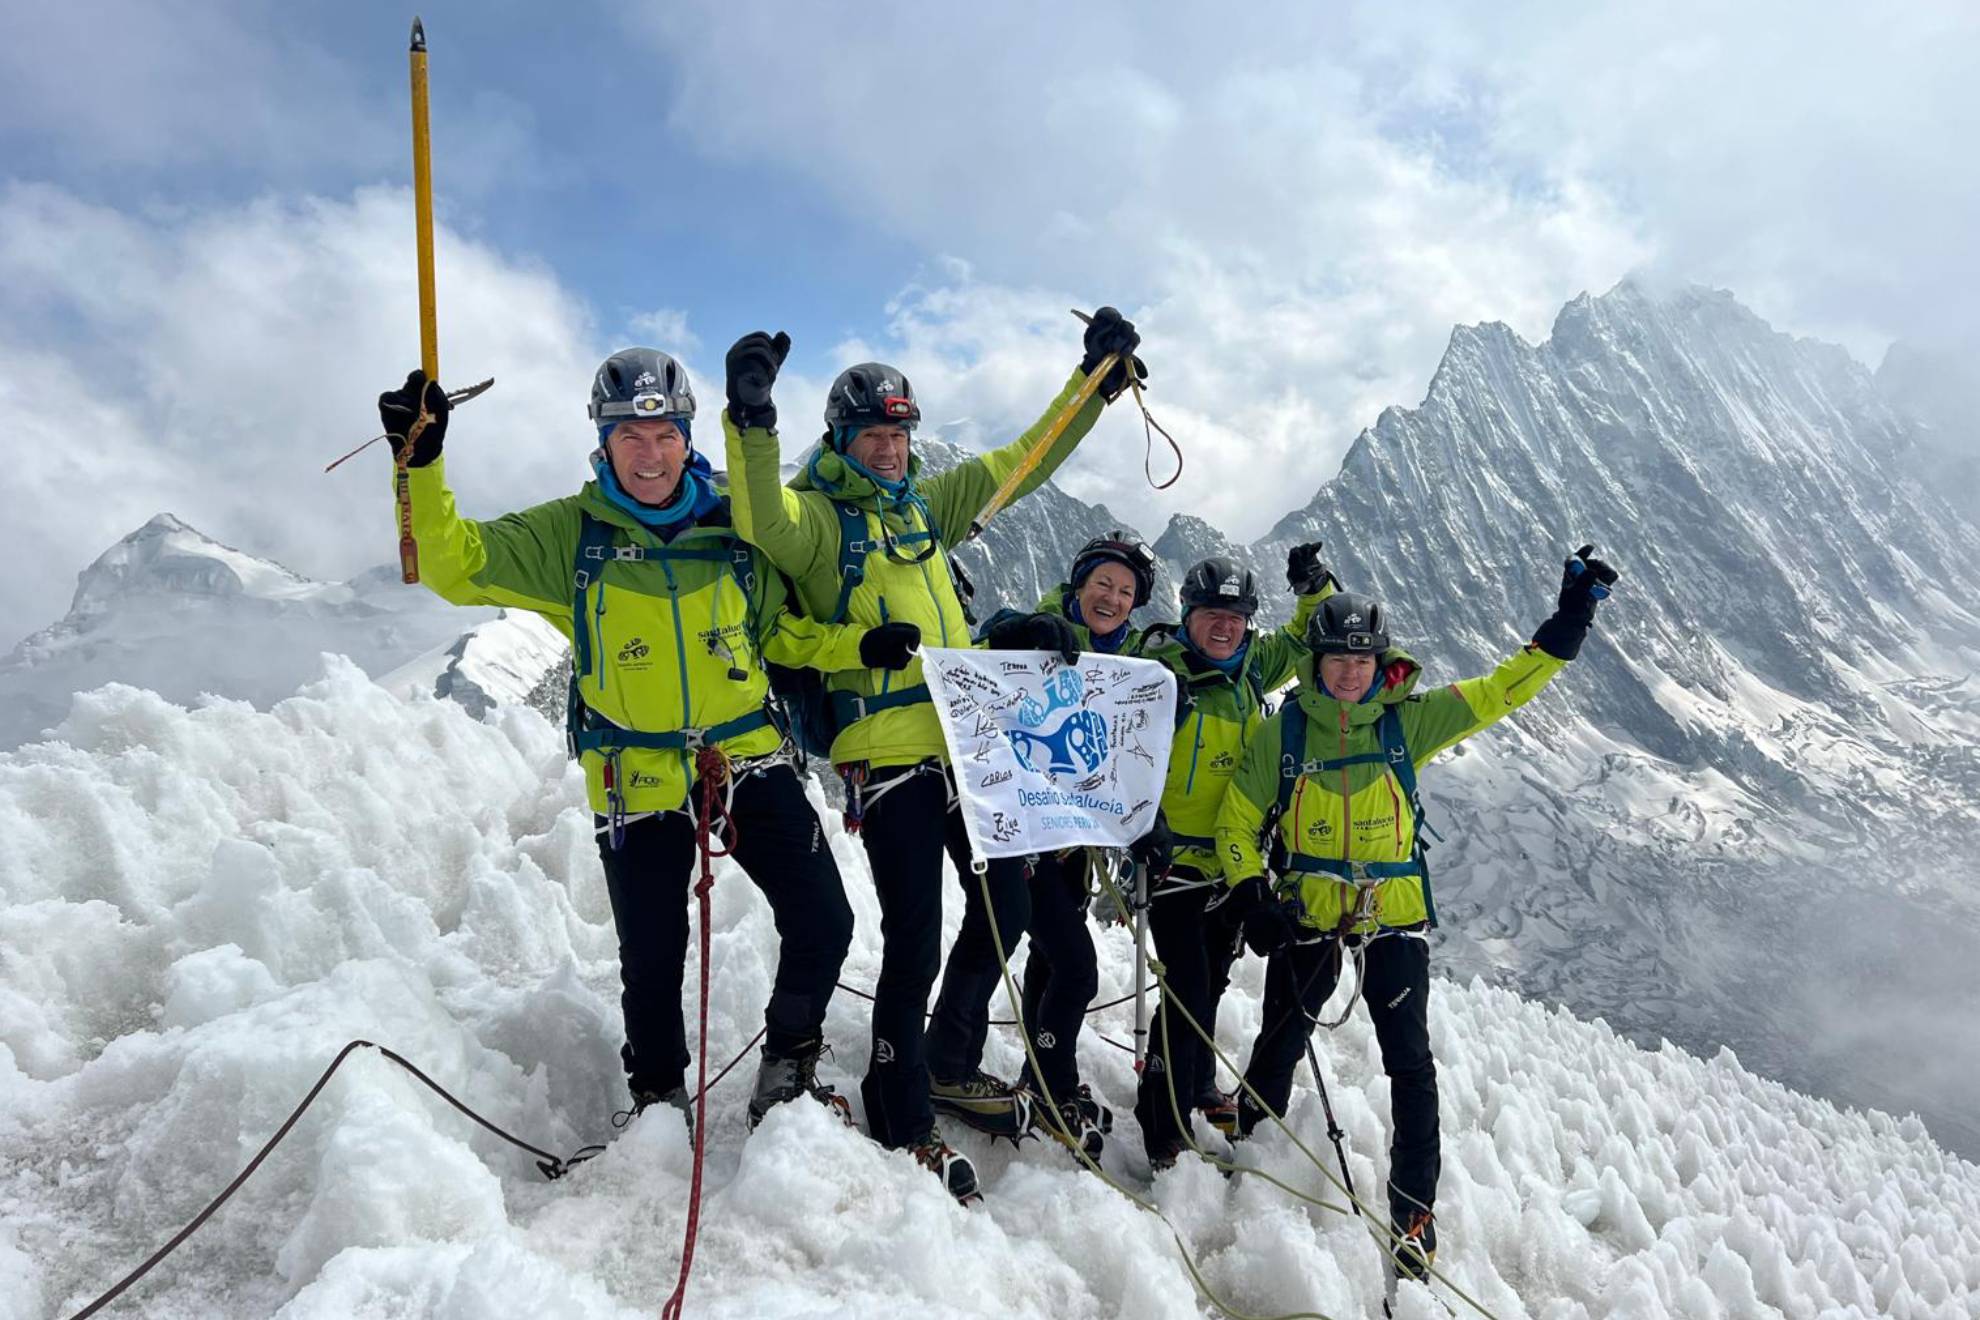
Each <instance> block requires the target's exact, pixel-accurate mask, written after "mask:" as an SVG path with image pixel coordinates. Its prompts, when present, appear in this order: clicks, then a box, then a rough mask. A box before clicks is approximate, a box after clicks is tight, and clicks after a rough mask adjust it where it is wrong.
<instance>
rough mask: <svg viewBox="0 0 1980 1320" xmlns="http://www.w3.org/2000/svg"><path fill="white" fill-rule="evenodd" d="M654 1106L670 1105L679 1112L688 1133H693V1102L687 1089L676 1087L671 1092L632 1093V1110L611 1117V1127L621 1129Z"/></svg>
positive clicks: (637, 1091) (639, 1091) (623, 1110)
mask: <svg viewBox="0 0 1980 1320" xmlns="http://www.w3.org/2000/svg"><path fill="white" fill-rule="evenodd" d="M654 1105H672V1106H673V1107H674V1108H676V1109H678V1110H680V1111H681V1118H682V1120H683V1121H685V1122H686V1123H687V1127H688V1131H689V1132H693V1131H694V1101H693V1100H692V1099H690V1098H689V1096H688V1091H687V1087H685V1086H677V1087H675V1088H674V1089H673V1090H671V1091H642V1090H637V1089H635V1090H634V1091H633V1093H632V1108H631V1109H621V1110H620V1111H619V1112H618V1113H616V1114H614V1115H612V1126H613V1127H615V1128H622V1127H624V1126H625V1125H626V1124H628V1123H630V1122H632V1121H633V1120H634V1119H635V1118H638V1117H639V1116H640V1115H641V1114H643V1113H645V1112H646V1111H647V1110H648V1109H649V1108H651V1107H652V1106H654Z"/></svg>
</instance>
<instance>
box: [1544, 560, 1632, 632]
mask: <svg viewBox="0 0 1980 1320" xmlns="http://www.w3.org/2000/svg"><path fill="white" fill-rule="evenodd" d="M1594 555H1595V547H1594V546H1592V545H1584V546H1582V547H1581V549H1579V550H1577V551H1575V552H1574V553H1573V554H1572V555H1570V556H1568V560H1567V563H1566V565H1565V566H1564V567H1563V569H1562V572H1561V595H1560V599H1559V601H1558V602H1557V604H1556V605H1555V608H1554V617H1553V618H1551V619H1548V620H1547V621H1546V622H1545V623H1543V624H1541V625H1540V626H1539V627H1538V628H1536V629H1534V630H1533V644H1534V645H1535V646H1537V647H1539V648H1540V649H1541V650H1543V651H1545V652H1546V653H1547V654H1548V655H1551V656H1553V657H1554V658H1555V659H1556V660H1572V659H1574V658H1575V657H1576V656H1578V655H1580V654H1581V644H1582V643H1583V642H1585V641H1587V640H1588V629H1589V628H1590V627H1591V626H1593V624H1594V622H1595V605H1596V602H1598V601H1601V600H1604V599H1606V598H1607V596H1608V594H1609V588H1610V587H1613V586H1614V585H1615V583H1616V579H1617V578H1619V577H1620V576H1621V574H1619V573H1617V572H1616V570H1615V569H1613V568H1611V567H1609V566H1608V565H1607V564H1605V563H1603V562H1602V561H1601V560H1599V559H1597V558H1595V557H1594Z"/></svg>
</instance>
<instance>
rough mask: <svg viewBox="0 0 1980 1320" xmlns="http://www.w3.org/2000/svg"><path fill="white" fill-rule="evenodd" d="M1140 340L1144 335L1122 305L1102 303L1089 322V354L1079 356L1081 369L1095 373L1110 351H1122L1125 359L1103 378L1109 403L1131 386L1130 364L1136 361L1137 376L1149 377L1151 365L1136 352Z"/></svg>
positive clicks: (1104, 395) (1103, 396)
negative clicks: (1113, 305) (1111, 305)
mask: <svg viewBox="0 0 1980 1320" xmlns="http://www.w3.org/2000/svg"><path fill="white" fill-rule="evenodd" d="M1140 343H1141V335H1140V333H1139V332H1138V331H1136V330H1135V328H1134V322H1132V321H1130V320H1128V319H1127V318H1126V317H1125V316H1122V315H1121V314H1120V311H1119V309H1118V308H1113V307H1102V308H1101V309H1100V310H1099V311H1097V312H1095V313H1094V314H1093V319H1092V320H1091V321H1088V322H1087V323H1086V356H1085V357H1083V358H1081V359H1080V360H1079V369H1080V370H1081V371H1083V372H1085V373H1086V374H1087V375H1089V376H1091V375H1092V374H1093V372H1094V369H1095V368H1096V367H1098V366H1099V365H1100V359H1102V358H1104V357H1106V356H1107V355H1108V354H1109V353H1118V354H1119V355H1120V356H1121V359H1122V360H1121V361H1119V362H1116V363H1115V364H1114V369H1113V370H1112V371H1109V372H1108V373H1107V379H1105V380H1103V381H1101V382H1100V397H1102V398H1103V399H1105V400H1106V401H1107V402H1108V403H1112V402H1113V401H1114V399H1115V398H1116V397H1117V396H1119V394H1120V392H1121V391H1122V390H1124V389H1126V388H1127V387H1128V377H1127V373H1128V366H1129V364H1133V367H1134V375H1135V379H1136V380H1147V379H1148V368H1147V366H1145V365H1144V364H1143V363H1142V361H1141V359H1140V358H1138V357H1136V356H1134V350H1135V347H1136V346H1137V345H1139V344H1140Z"/></svg>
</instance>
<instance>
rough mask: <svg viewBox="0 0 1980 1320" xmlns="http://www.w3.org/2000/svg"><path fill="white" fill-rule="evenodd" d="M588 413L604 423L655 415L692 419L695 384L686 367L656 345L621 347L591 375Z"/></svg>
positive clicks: (660, 417)
mask: <svg viewBox="0 0 1980 1320" xmlns="http://www.w3.org/2000/svg"><path fill="white" fill-rule="evenodd" d="M589 416H590V417H591V420H592V421H594V422H598V423H599V424H601V425H606V424H613V423H618V422H625V421H637V420H639V419H641V418H652V419H653V420H655V421H691V420H693V418H694V386H692V385H690V384H689V383H688V374H687V368H686V367H684V366H682V365H681V364H680V363H679V362H676V361H675V360H674V358H673V357H672V356H671V355H670V354H666V353H662V352H661V351H660V350H659V349H657V348H622V349H620V350H619V351H618V352H616V353H614V354H613V355H612V356H611V357H608V358H606V359H605V361H604V362H603V363H601V364H600V365H599V368H598V374H597V375H596V376H593V377H592V378H591V408H590V411H589Z"/></svg>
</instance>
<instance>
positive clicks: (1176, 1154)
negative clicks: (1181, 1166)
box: [1148, 1140, 1189, 1173]
mask: <svg viewBox="0 0 1980 1320" xmlns="http://www.w3.org/2000/svg"><path fill="white" fill-rule="evenodd" d="M1188 1149H1189V1146H1188V1144H1187V1143H1186V1142H1183V1141H1181V1140H1176V1141H1165V1142H1163V1143H1162V1144H1161V1145H1159V1146H1150V1147H1148V1170H1149V1172H1150V1173H1160V1172H1162V1171H1163V1170H1164V1169H1173V1168H1175V1167H1176V1161H1177V1160H1179V1159H1181V1158H1182V1153H1183V1152H1184V1151H1186V1150H1188Z"/></svg>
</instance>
